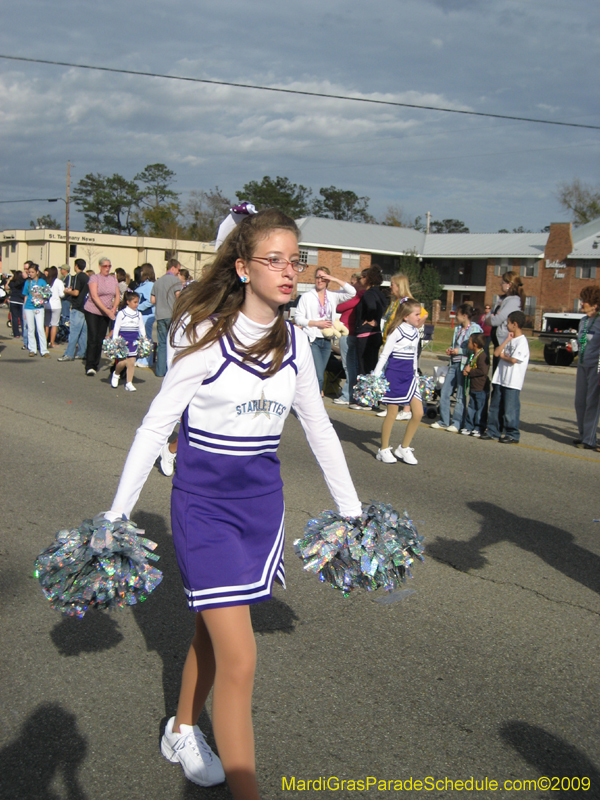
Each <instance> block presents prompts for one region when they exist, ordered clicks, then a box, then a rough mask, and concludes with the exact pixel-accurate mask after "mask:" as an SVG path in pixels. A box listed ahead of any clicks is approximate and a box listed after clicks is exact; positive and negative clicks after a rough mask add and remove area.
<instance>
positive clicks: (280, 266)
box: [250, 256, 308, 272]
mask: <svg viewBox="0 0 600 800" xmlns="http://www.w3.org/2000/svg"><path fill="white" fill-rule="evenodd" d="M250 261H266V262H267V266H268V267H269V269H272V270H275V271H276V272H281V271H282V270H284V269H285V268H286V267H287V265H288V264H289V265H290V267H291V268H292V269H293V270H294V272H304V270H305V269H307V267H308V264H303V263H302V261H288V260H287V258H275V257H274V256H252V258H251V259H250Z"/></svg>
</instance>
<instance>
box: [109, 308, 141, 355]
mask: <svg viewBox="0 0 600 800" xmlns="http://www.w3.org/2000/svg"><path fill="white" fill-rule="evenodd" d="M145 335H146V328H145V326H144V318H143V316H142V314H141V313H140V312H139V311H137V309H136V310H135V311H134V310H133V309H132V308H129V306H125V308H122V309H121V310H120V311H119V313H118V314H117V316H116V317H115V327H114V328H113V339H116V338H117V336H122V337H123V339H125V341H126V342H127V346H128V348H129V351H128V353H129V355H130V356H135V355H137V344H136V342H137V340H138V339H139V338H140V336H145Z"/></svg>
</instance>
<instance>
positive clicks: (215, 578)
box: [107, 209, 362, 800]
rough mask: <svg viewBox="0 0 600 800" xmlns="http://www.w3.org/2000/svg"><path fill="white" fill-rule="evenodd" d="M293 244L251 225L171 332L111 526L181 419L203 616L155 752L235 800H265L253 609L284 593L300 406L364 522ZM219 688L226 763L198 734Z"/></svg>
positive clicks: (192, 590)
mask: <svg viewBox="0 0 600 800" xmlns="http://www.w3.org/2000/svg"><path fill="white" fill-rule="evenodd" d="M298 234H299V231H298V228H297V226H296V224H295V222H294V221H293V220H292V219H290V218H289V217H286V216H285V215H284V214H282V213H280V212H279V211H276V210H275V209H267V210H265V211H261V212H259V213H258V214H255V215H250V216H247V217H246V218H245V219H243V220H242V221H241V222H240V224H239V226H238V227H237V228H235V229H234V230H233V231H232V232H231V233H230V234H229V235H228V236H227V238H226V239H225V241H224V242H223V244H222V245H221V247H220V248H219V250H218V252H217V254H216V256H215V259H214V261H213V263H212V264H211V265H210V266H209V267H208V268H207V269H206V270H205V271H204V274H203V276H202V278H201V279H200V280H199V281H197V282H194V283H192V284H190V285H189V286H188V287H187V289H186V290H185V292H182V294H181V296H180V298H179V299H178V301H177V304H176V306H175V309H174V316H173V323H172V326H171V333H170V342H169V345H170V354H171V355H172V356H173V358H172V362H171V365H170V367H169V370H168V372H167V375H166V377H165V379H164V381H163V384H162V388H161V391H160V393H159V394H158V395H157V397H156V398H155V400H154V401H153V403H152V405H151V407H150V409H149V411H148V413H147V415H146V417H145V418H144V421H143V422H142V425H141V427H140V428H139V430H138V431H137V433H136V437H135V440H134V443H133V445H132V448H131V450H130V452H129V455H128V457H127V461H126V464H125V468H124V471H123V475H122V477H121V481H120V483H119V488H118V490H117V494H116V496H115V499H114V501H113V505H112V508H111V511H110V512H108V514H107V516H108V518H109V519H111V520H114V519H117V518H119V517H121V516H126V517H129V515H130V514H131V512H132V509H133V507H134V506H135V504H136V502H137V499H138V497H139V494H140V492H141V490H142V487H143V485H144V482H145V480H146V478H147V476H148V474H149V472H150V470H151V469H152V467H153V465H154V462H155V460H156V458H157V457H158V455H159V453H160V451H161V448H162V447H163V446H164V444H165V443H166V442H167V440H168V438H169V436H170V434H171V432H172V430H173V428H174V426H175V424H176V423H177V422H178V420H179V419H180V418H181V428H180V433H179V438H178V443H177V466H176V470H175V475H174V478H173V494H172V499H171V525H172V529H173V543H174V546H175V551H176V555H177V561H178V564H179V567H180V571H181V576H182V581H183V585H184V590H185V593H186V597H187V601H188V605H189V607H190V609H191V610H193V611H195V612H197V613H196V633H195V636H194V638H193V640H192V644H191V646H190V649H189V652H188V655H187V659H186V661H185V665H184V668H183V676H182V681H181V690H180V695H179V703H178V706H177V710H176V713H175V716H174V717H171V719H170V720H169V722H168V723H167V726H166V729H165V732H164V735H163V737H162V740H161V751H162V754H163V755H164V757H165V758H167V759H168V760H169V761H171V762H173V763H179V764H181V766H182V768H183V770H184V773H185V775H186V777H187V778H189V780H191V781H193V782H194V783H196V784H199V785H201V786H212V785H214V784H217V783H220V782H222V781H223V780H225V778H226V779H227V782H228V783H229V786H230V789H231V791H232V794H233V797H234V798H236V800H260V794H259V790H258V784H257V780H256V770H255V762H254V734H253V729H252V717H251V708H252V690H253V684H254V670H255V665H256V643H255V640H254V633H253V630H252V623H251V619H250V611H249V605H250V604H251V603H257V602H260V601H261V600H267V599H268V598H269V597H270V596H271V591H272V586H273V582H274V581H275V580H277V581H279V582H281V583H283V582H284V580H285V574H284V565H283V545H284V529H283V522H284V506H283V484H282V480H281V476H280V470H279V460H278V458H277V447H278V445H279V439H280V436H281V433H282V430H283V425H284V422H285V419H286V417H287V415H288V414H289V412H290V409H291V408H292V406H293V407H294V410H295V413H296V415H297V417H298V419H299V420H300V423H301V424H302V426H303V428H304V431H305V433H306V437H307V439H308V442H309V444H310V447H311V449H312V450H313V452H314V454H315V456H316V458H317V460H318V462H319V465H320V466H321V468H322V470H323V473H324V475H325V479H326V481H327V485H328V487H329V489H330V491H331V494H332V496H333V498H334V500H335V502H336V505H337V508H338V510H339V512H340V514H342V515H343V516H345V517H357V516H359V515H360V514H361V511H362V508H361V504H360V501H359V499H358V497H357V495H356V492H355V490H354V486H353V483H352V479H351V477H350V474H349V472H348V467H347V465H346V462H345V459H344V455H343V452H342V448H341V445H340V442H339V440H338V438H337V435H336V434H335V431H334V430H333V427H332V425H331V422H330V420H329V418H328V416H327V414H326V412H325V408H324V406H323V402H322V400H321V396H320V391H319V385H318V382H317V376H316V373H315V367H314V362H313V358H312V355H311V351H310V345H309V342H308V339H307V338H306V336H305V335H304V334H303V333H302V332H301V331H299V332H298V333H296V331H295V329H294V327H293V326H292V325H289V324H288V323H286V322H285V321H284V318H283V308H284V306H285V304H286V303H288V302H289V300H290V299H291V298H292V297H293V293H294V291H295V285H296V279H297V273H299V272H302V271H304V269H306V265H305V264H303V263H302V262H301V261H300V252H299V249H298ZM211 688H212V690H213V696H212V724H213V731H214V735H215V740H216V742H217V747H218V751H219V756H220V758H219V757H218V756H217V755H216V754H215V753H213V752H212V750H211V749H210V748H209V746H208V745H207V743H206V741H205V739H204V736H203V734H202V732H201V731H200V729H199V728H198V726H197V724H196V723H197V720H198V717H199V716H200V712H201V711H202V709H203V707H204V704H205V701H206V698H207V696H208V693H209V692H210V690H211Z"/></svg>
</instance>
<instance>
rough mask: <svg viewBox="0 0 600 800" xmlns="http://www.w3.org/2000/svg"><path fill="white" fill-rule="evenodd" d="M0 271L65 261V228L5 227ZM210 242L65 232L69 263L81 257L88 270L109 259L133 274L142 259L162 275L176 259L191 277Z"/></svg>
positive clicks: (207, 252)
mask: <svg viewBox="0 0 600 800" xmlns="http://www.w3.org/2000/svg"><path fill="white" fill-rule="evenodd" d="M0 251H1V257H2V272H4V273H9V272H10V271H11V270H13V269H21V268H22V266H23V264H24V262H25V261H34V262H35V263H36V264H38V265H39V267H40V269H41V270H44V269H46V267H52V266H54V267H60V266H61V264H64V263H66V261H67V258H66V234H65V231H54V230H47V229H37V228H36V229H30V230H6V231H3V232H2V234H0ZM214 251H215V248H214V245H213V244H210V243H208V242H191V241H187V240H182V239H176V240H173V239H155V238H152V237H150V236H119V235H117V234H109V233H82V232H80V231H71V232H70V233H69V263H70V264H71V266H72V265H73V261H74V260H75V259H76V258H83V259H84V260H85V262H86V263H87V268H88V269H93V270H94V272H97V271H98V260H99V259H100V258H110V261H111V264H112V266H113V269H116V268H117V267H121V268H122V269H124V270H125V272H126V273H127V274H128V275H129V276H130V277H133V270H134V269H135V267H139V266H141V265H142V264H145V263H146V262H149V263H150V264H152V266H153V267H154V271H155V273H156V277H157V278H159V277H160V276H161V275H164V273H165V271H166V265H167V261H168V260H169V259H170V258H177V259H178V260H179V261H180V263H181V266H182V267H185V268H186V269H188V270H189V271H190V273H191V275H192V276H193V277H197V276H199V275H200V272H201V271H202V269H203V268H204V265H205V264H206V262H207V261H208V260H209V259H210V257H211V256H212V254H213V253H214Z"/></svg>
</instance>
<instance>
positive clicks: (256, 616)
mask: <svg viewBox="0 0 600 800" xmlns="http://www.w3.org/2000/svg"><path fill="white" fill-rule="evenodd" d="M250 616H251V618H252V627H253V628H254V632H255V633H276V632H277V631H279V632H280V633H293V632H294V629H295V627H296V626H295V622H296V621H297V620H299V619H300V617H299V616H298V615H297V614H296V612H295V611H294V610H293V609H292V608H290V606H288V604H287V603H284V602H283V600H278V599H277V598H276V597H272V598H271V599H270V600H265V602H264V603H254V604H253V605H251V606H250Z"/></svg>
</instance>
